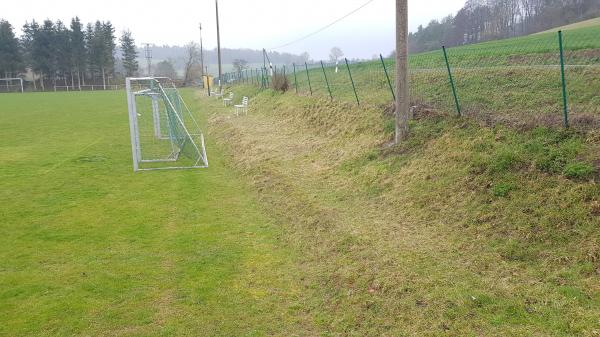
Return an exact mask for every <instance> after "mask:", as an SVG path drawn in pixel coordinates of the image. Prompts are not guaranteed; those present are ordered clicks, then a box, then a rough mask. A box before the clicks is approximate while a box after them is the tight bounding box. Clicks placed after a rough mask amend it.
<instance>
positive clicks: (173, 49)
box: [138, 46, 310, 73]
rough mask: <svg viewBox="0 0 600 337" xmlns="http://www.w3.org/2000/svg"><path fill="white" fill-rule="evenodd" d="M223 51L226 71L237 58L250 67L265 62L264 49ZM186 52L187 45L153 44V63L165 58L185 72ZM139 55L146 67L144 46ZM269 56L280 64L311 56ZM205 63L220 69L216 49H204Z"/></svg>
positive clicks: (271, 54)
mask: <svg viewBox="0 0 600 337" xmlns="http://www.w3.org/2000/svg"><path fill="white" fill-rule="evenodd" d="M221 52H222V53H221V55H222V63H223V67H224V71H231V70H232V68H233V66H232V64H233V61H234V60H236V59H242V60H246V61H247V62H248V66H250V67H258V65H262V63H263V52H262V50H254V49H230V48H224V49H222V51H221ZM185 53H186V51H185V47H182V46H152V64H157V63H158V62H161V61H164V60H171V61H172V62H173V65H174V66H175V70H177V71H178V72H179V73H183V68H184V62H185V61H184V59H185ZM138 55H139V56H138V62H139V64H140V68H142V69H145V67H146V60H145V58H144V49H143V48H141V47H140V48H138ZM269 58H270V60H271V62H273V64H277V65H279V64H292V63H304V62H305V61H308V59H309V58H310V56H309V55H308V54H303V55H295V54H290V53H278V52H269ZM204 64H205V66H208V69H209V72H212V73H216V72H217V71H218V70H217V50H216V49H211V50H207V49H205V50H204Z"/></svg>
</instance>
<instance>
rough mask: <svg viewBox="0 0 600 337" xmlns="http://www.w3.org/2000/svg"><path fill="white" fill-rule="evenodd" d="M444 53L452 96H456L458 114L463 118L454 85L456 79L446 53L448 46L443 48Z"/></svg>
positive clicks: (455, 102)
mask: <svg viewBox="0 0 600 337" xmlns="http://www.w3.org/2000/svg"><path fill="white" fill-rule="evenodd" d="M442 51H443V52H444V60H446V68H447V69H448V78H449V79H450V86H451V87H452V95H454V104H456V112H458V115H459V116H462V113H461V111H460V103H459V102H458V95H457V94H456V86H455V85H454V78H453V77H452V70H450V62H448V53H447V52H446V46H442Z"/></svg>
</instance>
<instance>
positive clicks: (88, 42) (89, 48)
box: [83, 23, 97, 85]
mask: <svg viewBox="0 0 600 337" xmlns="http://www.w3.org/2000/svg"><path fill="white" fill-rule="evenodd" d="M96 49H97V48H96V46H95V38H94V26H92V24H91V23H88V24H87V26H86V28H85V50H86V60H87V61H86V63H87V65H88V67H87V68H88V71H89V74H90V78H91V79H92V82H93V81H94V73H95V71H96V70H97V62H96V55H95V54H96ZM83 84H84V85H85V75H84V76H83ZM92 84H93V83H92Z"/></svg>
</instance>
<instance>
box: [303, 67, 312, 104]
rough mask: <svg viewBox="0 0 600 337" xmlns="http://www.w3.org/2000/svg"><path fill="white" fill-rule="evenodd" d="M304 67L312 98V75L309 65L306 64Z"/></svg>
mask: <svg viewBox="0 0 600 337" xmlns="http://www.w3.org/2000/svg"><path fill="white" fill-rule="evenodd" d="M304 67H305V68H306V77H307V78H308V89H310V95H311V96H312V94H313V92H312V85H311V84H310V74H309V73H308V64H307V63H306V62H304Z"/></svg>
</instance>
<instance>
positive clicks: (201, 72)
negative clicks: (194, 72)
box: [200, 23, 204, 81]
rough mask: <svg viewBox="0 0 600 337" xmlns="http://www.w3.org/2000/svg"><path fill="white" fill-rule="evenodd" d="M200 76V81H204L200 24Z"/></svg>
mask: <svg viewBox="0 0 600 337" xmlns="http://www.w3.org/2000/svg"><path fill="white" fill-rule="evenodd" d="M200 67H201V68H202V69H201V70H200V74H201V75H202V80H203V81H204V48H203V47H202V23H201V24H200Z"/></svg>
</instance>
